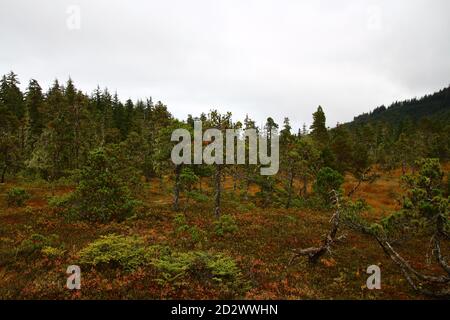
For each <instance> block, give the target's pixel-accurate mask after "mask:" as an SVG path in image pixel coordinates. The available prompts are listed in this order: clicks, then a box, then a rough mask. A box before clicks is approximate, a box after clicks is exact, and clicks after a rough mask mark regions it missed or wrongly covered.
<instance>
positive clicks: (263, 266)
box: [0, 172, 428, 299]
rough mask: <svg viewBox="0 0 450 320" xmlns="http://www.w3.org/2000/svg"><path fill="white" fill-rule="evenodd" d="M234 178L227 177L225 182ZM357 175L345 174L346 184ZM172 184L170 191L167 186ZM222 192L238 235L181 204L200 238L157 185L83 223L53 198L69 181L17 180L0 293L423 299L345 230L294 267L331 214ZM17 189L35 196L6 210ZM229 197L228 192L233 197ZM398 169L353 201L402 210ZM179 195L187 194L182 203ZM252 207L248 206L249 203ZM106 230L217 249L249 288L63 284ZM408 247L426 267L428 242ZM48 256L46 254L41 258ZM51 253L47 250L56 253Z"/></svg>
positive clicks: (150, 275) (0, 213) (95, 272)
mask: <svg viewBox="0 0 450 320" xmlns="http://www.w3.org/2000/svg"><path fill="white" fill-rule="evenodd" d="M229 180H231V179H229ZM353 183H355V181H354V180H353V179H352V178H351V177H346V182H345V185H344V187H345V189H347V190H349V189H350V188H351V186H352V184H353ZM167 184H168V188H169V187H170V184H169V182H167ZM225 185H226V186H227V187H226V191H225V196H224V201H223V210H222V214H224V215H225V214H226V215H230V216H231V217H233V220H234V221H235V224H236V226H237V229H236V230H237V231H235V232H230V233H228V232H225V233H223V234H220V235H218V234H217V232H216V230H215V225H214V219H213V214H212V212H213V211H212V203H211V201H208V202H204V201H199V202H195V201H193V200H190V203H189V205H187V206H185V205H184V203H182V208H183V209H184V212H183V213H184V215H185V219H186V222H185V223H186V225H188V226H190V227H195V228H196V229H198V230H200V231H201V232H202V234H204V235H205V237H204V239H203V238H202V240H199V241H197V242H195V241H194V243H193V242H192V241H188V242H187V241H182V240H183V239H181V237H184V236H186V235H183V234H180V233H177V232H176V229H177V228H178V225H177V223H176V219H175V217H176V213H175V212H173V211H172V210H171V206H170V205H169V204H170V203H171V199H172V197H171V195H170V193H168V192H167V191H163V190H164V189H162V188H161V187H160V185H159V181H151V182H150V184H149V185H148V186H147V187H146V188H145V193H144V194H143V198H144V200H145V201H144V207H143V209H141V210H140V211H139V212H138V214H137V215H136V216H135V217H133V218H132V219H128V220H126V221H124V222H122V223H108V224H100V223H86V222H70V221H67V220H64V219H63V218H62V217H61V216H60V215H58V214H57V212H56V211H55V210H54V209H52V208H50V207H49V206H48V202H47V200H48V199H49V198H51V197H52V196H53V195H55V194H56V195H61V194H64V193H67V192H69V191H71V190H73V187H70V186H69V187H68V186H60V187H51V186H49V185H46V184H43V185H35V184H26V183H20V181H16V182H12V183H7V184H5V185H2V186H0V298H2V299H13V298H14V299H43V298H45V299H119V298H121V299H124V298H126V299H220V298H244V299H424V297H423V296H420V295H417V294H416V293H415V292H413V291H412V290H411V289H410V288H409V286H408V285H407V283H406V282H405V280H404V278H403V277H402V275H401V274H400V272H399V270H398V269H397V268H396V267H395V266H394V265H393V264H392V262H391V261H390V260H389V259H388V258H387V257H386V256H385V255H384V253H383V252H382V250H381V249H380V248H379V246H378V245H377V244H376V243H375V242H373V240H372V239H369V238H367V237H365V236H363V235H360V234H357V233H353V232H348V231H346V239H345V242H344V243H343V244H342V245H339V246H337V247H335V248H334V250H333V252H332V253H331V254H328V255H326V256H325V257H324V258H323V259H322V260H321V261H320V262H319V263H318V264H317V265H316V266H312V265H310V264H309V263H308V262H307V261H306V260H303V259H299V260H296V262H295V263H294V264H292V265H288V262H289V260H290V258H291V249H294V248H300V247H307V246H310V245H315V244H318V242H319V241H320V240H321V239H322V237H323V235H324V234H325V233H326V232H327V230H328V226H329V219H330V214H331V212H327V211H314V210H307V209H287V210H286V209H279V208H258V207H254V206H252V205H251V201H252V200H251V198H250V200H249V202H247V203H246V202H241V203H240V205H239V206H236V202H235V200H233V199H235V197H232V196H231V195H230V194H231V193H232V192H233V191H232V186H231V185H232V184H231V183H229V182H227V183H226V184H225ZM11 187H22V188H24V189H26V190H27V191H28V192H29V193H30V194H31V198H30V199H29V200H28V201H26V203H25V207H12V208H11V207H8V206H7V205H6V201H5V194H6V192H7V190H9V189H10V188H11ZM227 193H228V195H227ZM401 193H402V190H401V188H400V179H399V174H398V172H394V173H393V174H390V175H386V174H383V175H382V177H381V178H380V179H379V180H377V181H376V182H375V183H373V184H371V185H363V186H362V187H361V188H360V189H359V190H358V191H357V192H356V193H355V195H354V198H359V197H361V198H364V199H366V201H367V203H368V204H369V205H370V206H371V207H372V208H373V209H372V210H371V211H370V212H369V213H368V215H369V218H370V219H374V220H376V219H379V218H381V217H383V216H384V215H386V214H388V213H389V212H391V211H392V210H395V209H397V208H398V203H397V201H396V197H397V195H400V194H401ZM182 200H183V199H182ZM247 206H248V207H249V208H251V210H243V208H246V207H247ZM34 234H39V235H42V236H44V237H50V236H51V237H52V239H56V240H54V241H53V243H52V244H51V248H52V249H48V248H47V249H46V250H44V252H36V254H35V255H33V256H32V257H27V256H23V255H20V254H18V248H19V247H20V245H21V243H23V241H26V240H29V239H30V238H31V237H32V235H34ZM108 234H117V235H122V236H138V237H140V239H143V241H145V243H148V244H152V245H161V246H167V247H169V248H170V249H171V250H174V251H176V252H180V253H183V252H192V250H196V252H197V251H202V252H214V253H217V254H224V255H226V256H227V257H230V258H231V259H233V261H235V262H236V266H237V267H238V268H239V270H240V274H241V276H242V279H243V281H245V283H246V286H245V290H244V289H242V288H241V290H235V291H231V292H230V290H229V288H225V287H224V286H221V285H220V284H218V283H215V282H202V281H198V279H197V277H195V275H189V274H188V275H187V276H186V277H183V281H179V282H177V285H174V284H173V283H170V282H166V283H161V281H158V279H159V276H158V273H157V270H155V268H154V267H152V266H151V265H142V266H139V267H137V268H136V269H135V270H133V272H129V271H127V270H121V269H120V268H109V269H104V268H102V269H100V268H99V269H96V268H82V271H81V272H82V289H81V290H79V291H70V290H68V289H66V288H65V283H66V279H67V275H66V273H65V272H66V268H67V266H69V265H72V264H79V263H80V256H79V252H80V251H81V250H83V248H86V247H87V246H88V245H89V244H90V243H92V242H94V241H95V240H97V239H99V238H100V237H101V236H105V235H108ZM413 241H414V242H413V245H412V246H402V247H399V251H400V252H401V253H402V254H404V255H405V256H407V257H408V258H409V259H410V260H411V261H412V262H413V264H414V265H415V266H420V267H421V268H422V269H426V268H428V266H427V264H426V261H425V257H424V256H421V255H419V254H418V253H419V252H425V251H424V250H425V249H426V246H427V245H428V242H427V240H426V239H419V238H416V239H414V240H413ZM46 252H47V254H45V253H46ZM50 253H51V254H50ZM373 264H377V265H379V266H380V267H381V271H382V289H381V290H374V291H371V290H368V289H367V288H366V287H365V283H366V279H367V277H368V275H367V274H366V269H367V267H368V266H369V265H373Z"/></svg>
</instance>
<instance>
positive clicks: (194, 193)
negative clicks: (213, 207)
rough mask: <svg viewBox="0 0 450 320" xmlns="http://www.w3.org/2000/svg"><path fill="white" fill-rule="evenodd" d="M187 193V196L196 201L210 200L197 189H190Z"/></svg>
mask: <svg viewBox="0 0 450 320" xmlns="http://www.w3.org/2000/svg"><path fill="white" fill-rule="evenodd" d="M187 195H188V197H189V198H191V199H193V200H194V201H196V202H208V201H210V198H209V197H208V196H207V195H206V194H203V193H200V192H198V191H195V190H192V191H188V192H187Z"/></svg>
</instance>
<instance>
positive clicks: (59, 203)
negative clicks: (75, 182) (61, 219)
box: [48, 192, 73, 208]
mask: <svg viewBox="0 0 450 320" xmlns="http://www.w3.org/2000/svg"><path fill="white" fill-rule="evenodd" d="M72 201H73V193H71V192H69V193H65V194H63V195H60V196H53V197H51V198H50V199H48V205H49V206H50V207H53V208H68V207H69V206H70V204H71V202H72Z"/></svg>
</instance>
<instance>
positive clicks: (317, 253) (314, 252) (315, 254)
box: [289, 190, 343, 264]
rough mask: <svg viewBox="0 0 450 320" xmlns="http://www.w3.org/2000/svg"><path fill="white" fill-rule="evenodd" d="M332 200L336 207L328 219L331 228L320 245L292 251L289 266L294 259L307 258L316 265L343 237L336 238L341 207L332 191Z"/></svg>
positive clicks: (335, 193)
mask: <svg viewBox="0 0 450 320" xmlns="http://www.w3.org/2000/svg"><path fill="white" fill-rule="evenodd" d="M331 193H332V198H333V202H334V204H335V206H336V210H335V212H334V214H333V215H332V217H331V219H330V223H331V228H330V230H329V231H328V233H327V235H326V236H325V238H324V239H323V241H322V245H321V246H319V247H310V248H306V249H300V250H293V252H294V255H293V256H292V258H291V260H290V262H289V264H292V263H293V262H294V260H295V259H296V258H299V257H302V256H307V257H308V258H309V261H310V262H311V263H316V262H317V261H318V260H319V258H320V257H322V256H323V255H324V254H325V253H327V252H330V250H331V246H332V245H333V244H334V243H336V242H337V241H339V240H341V239H342V238H343V236H341V237H337V233H338V230H339V222H340V211H341V206H340V202H339V194H338V192H337V191H335V190H332V191H331Z"/></svg>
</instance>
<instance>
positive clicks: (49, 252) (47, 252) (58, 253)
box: [41, 246, 66, 259]
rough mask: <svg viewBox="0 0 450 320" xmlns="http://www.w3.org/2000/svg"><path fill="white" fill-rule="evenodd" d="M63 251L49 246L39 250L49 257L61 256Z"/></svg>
mask: <svg viewBox="0 0 450 320" xmlns="http://www.w3.org/2000/svg"><path fill="white" fill-rule="evenodd" d="M65 252H66V251H65V250H63V249H61V248H55V247H50V246H46V247H44V248H42V250H41V253H42V255H44V256H45V257H47V258H50V259H57V258H61V257H62V256H63V255H64V254H65Z"/></svg>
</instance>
